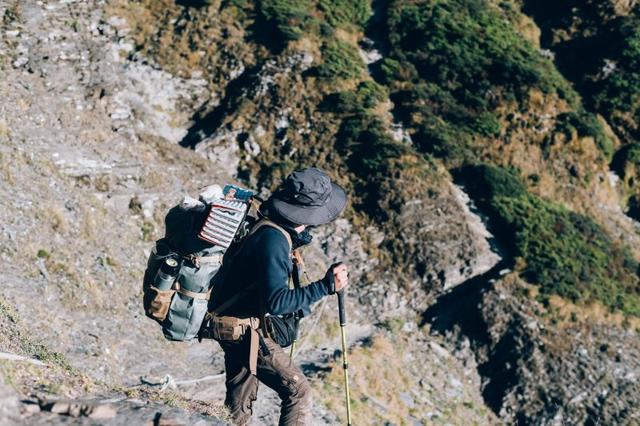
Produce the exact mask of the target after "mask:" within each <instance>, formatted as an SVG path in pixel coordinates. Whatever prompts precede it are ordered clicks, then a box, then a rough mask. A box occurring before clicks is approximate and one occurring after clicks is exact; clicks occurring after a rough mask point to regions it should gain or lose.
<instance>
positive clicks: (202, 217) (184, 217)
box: [143, 185, 258, 341]
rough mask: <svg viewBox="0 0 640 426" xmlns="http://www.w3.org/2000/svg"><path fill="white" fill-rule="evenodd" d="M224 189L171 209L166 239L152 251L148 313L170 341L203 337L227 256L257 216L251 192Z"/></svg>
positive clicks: (147, 284) (145, 287)
mask: <svg viewBox="0 0 640 426" xmlns="http://www.w3.org/2000/svg"><path fill="white" fill-rule="evenodd" d="M222 193H223V194H224V195H222V194H218V195H219V196H218V197H212V198H210V199H208V200H206V201H205V202H202V201H201V202H198V201H196V200H191V201H192V202H191V203H185V202H183V204H181V205H178V206H176V207H174V208H172V209H171V210H170V211H169V213H168V214H167V216H166V218H165V226H166V231H165V237H164V238H161V239H160V240H158V241H156V244H155V247H154V248H153V249H152V250H151V254H150V255H149V260H148V262H147V269H146V271H145V275H144V283H143V290H144V300H143V304H144V309H145V314H146V315H147V316H148V317H150V318H152V319H154V320H156V321H157V322H158V323H160V325H162V331H163V333H164V336H165V337H166V338H167V339H169V340H175V341H186V340H191V339H193V338H194V337H196V336H197V335H198V332H199V330H200V327H201V325H202V322H203V319H204V318H205V315H206V313H207V307H208V304H209V299H210V297H211V288H212V286H213V283H214V278H215V277H216V274H217V273H218V271H219V270H220V267H221V266H222V261H223V257H224V256H225V254H226V253H227V252H228V251H229V253H230V254H231V253H232V252H234V247H237V246H238V244H239V242H240V241H241V240H242V239H243V238H244V237H246V235H247V234H248V233H249V229H250V228H251V226H252V224H253V223H254V222H255V221H256V220H257V204H258V200H257V199H256V198H254V196H253V193H252V192H251V191H247V190H244V189H242V188H238V187H235V186H232V185H227V186H226V187H225V188H224V191H222ZM201 200H202V197H201Z"/></svg>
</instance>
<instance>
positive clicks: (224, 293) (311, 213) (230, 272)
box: [210, 168, 348, 425]
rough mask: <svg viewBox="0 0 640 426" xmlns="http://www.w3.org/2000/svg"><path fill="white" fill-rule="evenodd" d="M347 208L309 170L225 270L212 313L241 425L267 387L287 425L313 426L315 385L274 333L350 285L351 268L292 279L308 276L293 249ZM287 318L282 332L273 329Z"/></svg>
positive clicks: (270, 204)
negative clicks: (301, 281) (301, 280)
mask: <svg viewBox="0 0 640 426" xmlns="http://www.w3.org/2000/svg"><path fill="white" fill-rule="evenodd" d="M345 205H346V194H345V191H344V190H343V189H342V188H341V187H340V186H338V185H336V184H334V183H332V182H331V180H330V179H329V177H328V176H327V174H326V173H325V172H323V171H321V170H319V169H316V168H307V169H305V170H301V171H296V172H294V173H292V174H291V175H290V176H289V177H287V179H286V180H285V181H284V182H283V183H282V184H281V186H280V187H279V188H278V189H277V190H276V191H275V192H274V193H273V195H272V196H271V197H270V198H269V199H268V200H267V201H265V202H264V203H263V204H262V205H261V207H260V210H259V217H260V220H259V221H258V222H257V223H256V224H255V225H254V226H253V228H252V231H251V234H250V235H249V236H248V237H247V238H246V240H245V241H244V242H243V243H242V246H241V247H240V248H239V251H238V253H237V254H235V255H234V256H233V257H232V258H231V260H230V261H229V263H225V264H224V265H223V268H222V274H220V276H221V278H222V279H221V280H220V281H219V283H218V282H214V286H213V294H215V296H214V297H213V300H212V302H211V306H210V311H216V314H217V315H219V317H218V319H217V322H216V324H217V325H218V327H219V328H220V330H219V336H218V339H217V340H218V342H219V343H220V346H221V347H222V349H223V350H224V354H225V368H226V387H227V393H226V399H225V404H226V406H227V407H228V408H229V410H230V412H231V416H232V418H233V421H234V423H236V424H238V425H245V424H247V423H248V422H249V421H250V418H251V414H252V404H253V402H254V401H255V400H256V397H257V391H258V382H259V381H260V382H262V383H264V384H265V385H267V386H269V387H270V388H272V389H273V390H275V391H276V392H277V393H278V395H279V396H280V398H281V400H282V405H281V411H280V425H303V424H308V416H309V414H310V409H311V395H310V387H309V383H308V382H307V380H306V378H305V377H304V374H303V373H302V371H301V370H300V368H298V367H297V366H296V365H295V364H294V363H293V361H292V359H291V358H290V356H289V354H287V353H286V352H285V351H284V350H283V349H282V346H287V343H290V342H286V343H284V344H283V342H280V344H278V343H276V341H278V340H281V337H279V336H274V335H273V334H274V330H276V329H281V330H282V329H284V330H288V331H289V332H290V331H291V330H290V329H291V328H292V327H297V318H299V317H301V316H304V315H305V314H308V313H309V312H310V308H309V306H310V305H311V304H313V303H314V302H316V301H318V300H319V299H321V298H323V297H325V296H327V295H330V294H334V293H336V292H337V291H340V290H342V289H343V288H345V287H346V286H347V285H348V273H347V267H346V266H345V265H343V264H336V265H333V266H332V267H330V268H329V270H328V271H327V273H326V275H325V276H324V278H322V279H321V280H319V281H316V282H312V283H309V284H308V285H306V286H303V287H300V286H298V285H294V286H290V278H291V277H293V281H298V279H297V278H296V277H299V276H300V274H299V271H297V270H296V269H297V268H298V267H300V263H299V262H298V261H295V259H293V257H294V256H293V251H294V250H296V249H298V248H299V247H301V246H303V245H306V244H309V243H310V242H311V239H312V237H311V234H310V233H309V230H310V228H311V227H313V226H317V225H321V224H326V223H329V222H331V221H333V220H334V219H336V217H337V216H338V215H339V214H340V212H341V211H342V210H343V209H344V207H345ZM296 258H297V257H296ZM214 281H217V280H214ZM294 284H298V283H295V282H294ZM221 307H222V312H219V311H220V310H221ZM282 318H285V319H284V320H280V322H278V323H275V324H276V326H274V327H269V326H268V325H269V324H272V323H273V322H274V321H275V320H279V319H282ZM291 319H295V325H294V326H292V325H291V323H292V321H291ZM282 321H284V325H283V324H281V323H282ZM277 324H280V326H277ZM294 332H295V331H294ZM275 334H278V333H275ZM285 334H286V331H285ZM285 340H286V339H285ZM281 345H282V346H281Z"/></svg>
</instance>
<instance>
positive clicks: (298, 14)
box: [258, 0, 313, 42]
mask: <svg viewBox="0 0 640 426" xmlns="http://www.w3.org/2000/svg"><path fill="white" fill-rule="evenodd" d="M311 10H312V3H311V1H310V0H261V1H260V2H259V3H258V11H259V13H260V15H261V16H262V18H263V19H264V20H265V21H266V23H267V24H268V25H270V26H272V27H273V29H274V31H275V34H276V36H278V37H279V38H280V39H281V40H280V41H282V42H287V41H290V40H297V39H299V38H300V37H302V36H303V35H304V34H305V30H306V29H307V27H308V26H309V24H310V23H311V22H312V21H313V18H312V17H311V15H310V12H311Z"/></svg>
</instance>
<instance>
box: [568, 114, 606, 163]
mask: <svg viewBox="0 0 640 426" xmlns="http://www.w3.org/2000/svg"><path fill="white" fill-rule="evenodd" d="M573 130H575V131H576V133H577V134H578V136H580V137H585V136H590V137H592V138H593V139H594V141H595V143H596V146H597V147H598V149H599V150H600V152H602V153H603V154H604V156H605V158H607V159H611V157H612V155H613V141H612V140H611V139H610V138H609V137H608V136H607V135H606V134H605V132H604V127H603V126H602V124H601V123H600V122H599V121H598V119H597V118H596V116H595V115H593V114H592V113H590V112H586V111H580V112H567V113H564V114H560V115H559V116H558V121H557V123H556V131H561V132H564V133H565V134H566V135H567V137H568V138H570V137H571V133H572V131H573Z"/></svg>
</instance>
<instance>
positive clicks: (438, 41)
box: [380, 0, 577, 163]
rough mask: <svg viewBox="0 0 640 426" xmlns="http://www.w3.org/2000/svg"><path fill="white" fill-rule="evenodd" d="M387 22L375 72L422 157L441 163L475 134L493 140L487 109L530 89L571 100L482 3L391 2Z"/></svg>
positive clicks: (549, 66) (494, 125)
mask: <svg viewBox="0 0 640 426" xmlns="http://www.w3.org/2000/svg"><path fill="white" fill-rule="evenodd" d="M387 24H388V27H389V28H388V44H389V48H390V49H389V50H390V52H389V55H388V57H387V58H386V59H385V60H384V61H383V62H382V63H381V64H380V75H381V79H382V81H385V82H386V83H388V84H390V86H391V87H393V88H395V89H396V90H395V91H394V92H393V93H392V94H391V97H392V99H393V101H394V103H395V105H396V113H397V114H398V116H399V117H401V119H402V120H403V122H404V123H405V124H406V125H408V127H413V128H415V129H416V130H417V133H418V134H420V135H421V138H422V142H421V146H422V147H423V148H424V149H426V151H427V152H429V153H432V154H434V155H436V156H441V157H443V158H445V159H447V160H448V161H453V162H454V163H456V162H460V161H461V157H459V156H462V157H463V158H467V157H469V155H470V147H471V141H472V140H473V139H474V136H475V135H479V136H482V137H495V136H497V135H499V133H500V130H501V129H500V123H499V121H498V117H497V116H496V114H495V112H494V111H495V108H496V107H497V106H498V105H501V104H504V103H505V102H506V101H517V102H520V103H521V104H524V102H525V101H526V100H527V98H528V94H529V91H530V89H531V88H537V89H539V90H541V91H543V92H545V93H557V94H558V95H559V96H561V97H565V98H569V100H570V101H571V102H574V101H575V100H576V99H577V96H576V95H575V92H573V90H572V89H571V87H570V85H569V84H568V83H567V82H566V81H565V80H564V78H563V77H562V76H561V75H560V74H559V73H558V72H557V70H556V69H555V68H554V65H553V63H551V62H550V61H549V60H548V59H545V58H543V57H542V56H541V55H540V53H539V52H538V51H537V50H536V49H535V48H534V47H533V46H532V45H531V44H530V43H528V42H527V41H525V40H524V39H523V38H522V37H521V36H520V35H519V34H517V33H516V31H515V30H514V29H513V28H512V26H511V25H510V23H509V22H508V21H507V20H506V19H505V18H504V16H503V15H501V13H500V12H499V10H498V9H495V8H494V7H493V6H492V5H491V4H489V2H488V1H486V0H433V1H428V2H403V1H399V0H398V1H394V2H392V3H391V5H390V6H389V8H388V10H387ZM456 145H459V146H456Z"/></svg>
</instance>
